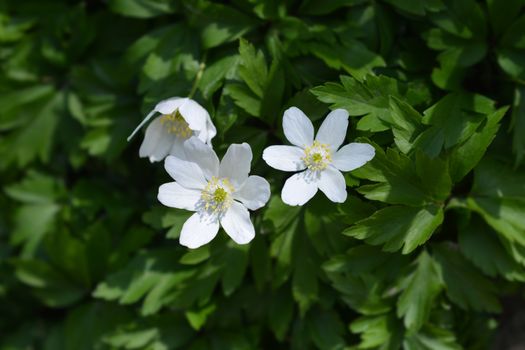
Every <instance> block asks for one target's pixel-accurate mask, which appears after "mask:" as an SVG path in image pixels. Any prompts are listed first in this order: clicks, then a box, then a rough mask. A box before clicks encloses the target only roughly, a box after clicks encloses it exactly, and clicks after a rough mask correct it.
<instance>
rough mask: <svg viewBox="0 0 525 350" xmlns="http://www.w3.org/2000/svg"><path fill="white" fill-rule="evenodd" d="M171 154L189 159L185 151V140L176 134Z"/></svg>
mask: <svg viewBox="0 0 525 350" xmlns="http://www.w3.org/2000/svg"><path fill="white" fill-rule="evenodd" d="M169 154H170V156H175V157H177V158H179V159H182V160H187V159H186V153H185V152H184V140H183V139H181V138H180V137H176V136H175V137H174V140H173V145H172V146H171V149H170V153H169Z"/></svg>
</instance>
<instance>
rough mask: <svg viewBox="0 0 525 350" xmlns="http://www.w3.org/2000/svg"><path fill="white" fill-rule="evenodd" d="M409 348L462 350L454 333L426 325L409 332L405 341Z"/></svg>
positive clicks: (418, 349)
mask: <svg viewBox="0 0 525 350" xmlns="http://www.w3.org/2000/svg"><path fill="white" fill-rule="evenodd" d="M403 348H404V349H407V350H461V349H463V347H462V346H461V345H459V344H458V342H457V340H456V337H455V336H454V333H452V332H451V331H449V330H447V329H442V328H438V327H436V326H433V325H426V326H425V327H424V328H423V329H421V330H420V331H419V332H417V333H412V334H408V335H406V336H405V339H404V341H403Z"/></svg>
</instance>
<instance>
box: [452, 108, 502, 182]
mask: <svg viewBox="0 0 525 350" xmlns="http://www.w3.org/2000/svg"><path fill="white" fill-rule="evenodd" d="M507 109H508V108H506V107H503V108H500V109H498V110H497V111H496V112H494V113H492V114H490V115H488V116H487V120H486V122H485V123H483V124H481V125H480V127H479V128H478V129H477V130H476V131H475V132H474V133H473V134H472V135H471V136H470V137H469V138H468V139H467V140H466V141H465V142H464V143H462V144H460V145H458V146H456V147H455V148H453V149H452V150H451V152H450V154H449V156H448V158H449V169H450V177H451V178H452V181H454V182H458V181H460V180H461V179H462V178H463V177H464V176H465V175H467V174H468V173H469V172H470V171H471V170H472V169H473V168H474V167H475V166H476V165H477V164H478V162H479V161H480V160H481V158H482V157H483V155H484V154H485V152H486V150H487V148H488V147H489V145H490V144H491V143H492V140H493V139H494V137H496V133H497V132H498V130H499V126H500V124H499V121H500V120H501V118H503V116H505V113H506V112H507Z"/></svg>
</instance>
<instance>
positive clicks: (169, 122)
mask: <svg viewBox="0 0 525 350" xmlns="http://www.w3.org/2000/svg"><path fill="white" fill-rule="evenodd" d="M160 122H161V123H162V125H163V126H164V128H166V130H167V131H168V132H169V133H170V134H175V135H176V136H178V137H180V138H182V139H189V138H190V137H191V135H193V130H191V129H190V127H189V125H188V123H187V122H186V120H184V118H183V117H182V115H181V114H180V113H179V111H178V110H177V111H175V112H174V113H171V114H164V115H163V116H162V117H161V119H160Z"/></svg>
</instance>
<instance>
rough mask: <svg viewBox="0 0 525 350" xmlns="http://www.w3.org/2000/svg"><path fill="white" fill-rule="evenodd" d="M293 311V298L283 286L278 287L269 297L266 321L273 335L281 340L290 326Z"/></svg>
mask: <svg viewBox="0 0 525 350" xmlns="http://www.w3.org/2000/svg"><path fill="white" fill-rule="evenodd" d="M293 311H294V303H293V299H292V297H291V296H290V294H289V293H288V291H287V290H286V289H285V288H280V289H279V290H278V291H276V292H275V293H274V294H273V295H272V297H271V298H270V306H269V311H268V322H269V326H270V328H271V329H272V331H273V333H274V334H275V337H276V338H277V339H278V340H280V341H282V340H284V338H285V336H286V332H287V331H288V328H289V327H290V323H291V321H292V317H293Z"/></svg>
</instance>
